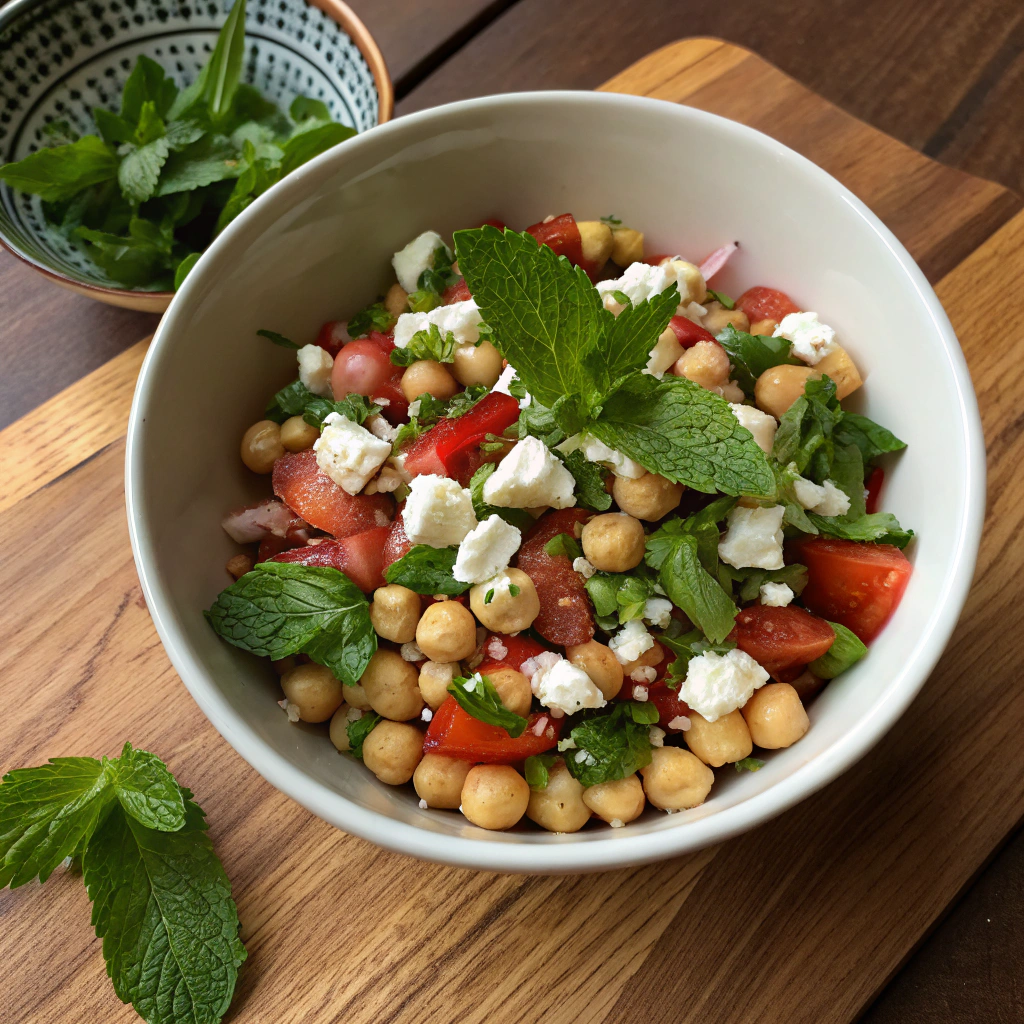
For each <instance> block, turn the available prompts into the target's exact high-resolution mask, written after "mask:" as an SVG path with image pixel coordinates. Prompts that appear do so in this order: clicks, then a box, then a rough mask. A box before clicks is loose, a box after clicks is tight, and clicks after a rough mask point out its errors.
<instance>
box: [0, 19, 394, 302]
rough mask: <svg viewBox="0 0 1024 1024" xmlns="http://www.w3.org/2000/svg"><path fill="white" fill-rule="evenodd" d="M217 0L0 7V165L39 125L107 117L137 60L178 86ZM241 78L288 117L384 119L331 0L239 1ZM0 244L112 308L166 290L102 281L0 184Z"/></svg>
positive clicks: (373, 60)
mask: <svg viewBox="0 0 1024 1024" xmlns="http://www.w3.org/2000/svg"><path fill="white" fill-rule="evenodd" d="M230 6H231V5H230V3H227V2H225V0H13V2H11V3H9V4H7V5H6V6H4V7H3V8H0V163H8V162H10V161H14V160H22V159H24V158H25V157H26V156H28V154H29V153H32V152H34V151H35V150H36V149H38V148H40V146H41V145H43V128H44V126H45V125H47V124H48V123H49V122H51V121H55V120H65V121H67V122H69V123H70V124H71V126H72V127H73V128H74V129H75V130H76V131H78V132H80V133H82V134H86V133H89V132H94V131H95V126H94V125H93V120H92V109H93V107H98V106H102V107H107V108H109V109H111V110H116V109H117V108H118V105H119V103H120V96H121V90H122V88H123V86H124V83H125V79H126V78H127V77H128V73H129V72H130V71H131V69H132V67H133V65H134V64H135V61H136V59H137V58H138V56H139V55H140V54H145V55H146V56H148V57H151V58H152V59H153V60H155V61H156V62H157V63H159V64H160V65H161V66H162V67H163V68H164V69H165V71H167V72H168V73H169V74H170V75H171V76H172V77H173V78H174V79H175V81H176V83H177V85H178V86H179V88H181V87H183V86H185V85H188V84H189V83H190V82H191V81H193V79H195V77H196V76H197V75H198V73H199V70H200V68H201V67H202V66H203V64H205V63H206V60H207V58H208V57H209V56H210V54H211V53H212V51H213V47H214V44H215V43H216V39H217V33H218V31H219V30H220V27H221V25H222V24H223V23H224V19H225V17H226V16H227V12H228V10H229V9H230ZM245 30H246V60H245V67H244V70H243V78H244V80H245V81H246V82H249V83H250V84H251V85H254V86H256V87H257V88H258V89H259V90H260V92H262V93H263V94H264V95H265V96H267V97H268V98H270V99H272V100H274V101H275V102H276V103H277V104H278V105H279V106H281V107H282V108H283V109H285V110H287V108H288V105H289V104H290V103H291V101H292V99H294V97H295V96H296V95H297V94H299V93H302V94H304V95H306V96H311V97H313V98H315V99H319V100H323V102H324V103H326V104H327V106H328V108H329V109H330V111H331V116H332V117H333V118H334V119H335V120H337V121H341V122H343V123H344V124H348V125H351V126H352V127H354V128H356V129H357V130H358V131H365V130H366V129H367V128H372V127H373V126H374V125H376V124H380V123H383V122H384V121H387V120H388V119H389V118H390V117H391V113H392V110H393V107H394V95H393V91H392V87H391V78H390V76H389V75H388V71H387V67H386V65H385V64H384V58H383V57H382V56H381V52H380V50H379V48H378V47H377V44H376V42H375V41H374V39H373V37H372V36H371V35H370V33H369V31H368V30H367V29H366V27H365V26H364V25H363V23H362V22H361V21H360V20H359V19H358V18H357V17H356V16H355V14H353V13H352V11H351V10H350V9H349V8H348V6H347V5H346V4H344V3H342V2H341V0H310V2H308V3H307V2H305V0H248V5H247V9H246V19H245ZM0 243H2V244H3V245H4V246H5V247H6V248H7V249H9V250H10V251H11V252H12V253H14V255H15V256H18V257H19V258H20V259H22V260H24V261H25V262H26V263H28V264H30V265H31V266H33V267H35V268H36V269H37V270H39V271H40V272H41V273H43V274H45V275H46V276H47V277H49V278H50V279H51V280H52V281H55V282H56V283H57V284H59V285H62V286H63V287H65V288H70V289H72V290H73V291H76V292H79V293H80V294H82V295H86V296H88V297H89V298H93V299H98V300H99V301H101V302H106V303H109V304H110V305H113V306H122V307H125V308H127V309H137V310H142V311H145V312H152V313H160V312H163V310H165V309H166V308H167V306H168V304H169V303H170V301H171V298H172V297H173V294H174V293H173V292H146V291H133V290H130V289H126V288H124V287H122V286H120V285H118V284H117V283H116V282H113V281H111V280H110V279H109V278H107V277H106V275H105V274H104V273H103V272H102V271H101V270H99V268H97V267H96V266H95V265H93V263H92V262H91V261H90V260H89V259H88V257H86V256H85V255H84V254H83V253H81V252H80V251H79V250H78V249H77V248H75V246H73V245H71V244H70V243H69V242H68V241H67V239H65V238H64V237H63V236H62V235H61V234H60V233H59V232H58V231H56V230H55V229H54V228H52V227H50V225H49V224H47V222H46V220H45V219H44V217H43V214H42V209H41V204H40V201H39V199H38V198H37V197H36V196H27V195H24V194H23V193H20V192H15V191H14V190H13V189H11V188H10V187H8V186H7V185H6V184H4V183H0Z"/></svg>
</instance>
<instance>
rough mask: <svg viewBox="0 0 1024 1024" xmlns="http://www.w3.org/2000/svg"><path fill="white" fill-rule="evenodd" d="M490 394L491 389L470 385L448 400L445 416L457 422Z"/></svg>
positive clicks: (481, 385) (485, 386)
mask: <svg viewBox="0 0 1024 1024" xmlns="http://www.w3.org/2000/svg"><path fill="white" fill-rule="evenodd" d="M490 393H491V389H490V388H489V387H487V385H486V384H470V385H469V387H467V388H466V389H465V390H464V391H457V392H456V393H455V394H454V395H452V397H451V398H450V399H449V400H448V405H447V408H446V410H445V415H446V416H447V417H448V418H449V419H452V420H457V419H458V418H459V417H460V416H465V415H466V413H467V412H469V410H470V409H472V408H473V406H474V405H476V403H477V402H479V401H480V399H481V398H484V397H485V396H486V395H489V394H490ZM421 397H422V396H421Z"/></svg>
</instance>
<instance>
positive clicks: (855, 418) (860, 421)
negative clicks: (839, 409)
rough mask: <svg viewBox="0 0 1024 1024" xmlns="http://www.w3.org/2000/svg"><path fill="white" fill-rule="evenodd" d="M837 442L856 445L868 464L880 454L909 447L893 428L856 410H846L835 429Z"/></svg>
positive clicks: (865, 463)
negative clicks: (876, 421) (887, 427)
mask: <svg viewBox="0 0 1024 1024" xmlns="http://www.w3.org/2000/svg"><path fill="white" fill-rule="evenodd" d="M834 435H835V440H836V443H837V444H841V445H850V444H853V445H856V446H857V448H858V449H860V454H861V458H862V459H863V460H864V465H865V466H867V465H869V464H870V463H872V462H873V461H874V460H875V459H877V458H878V457H879V456H880V455H885V454H887V453H888V452H898V451H901V450H902V449H903V448H906V447H907V443H906V442H905V441H901V440H900V439H899V438H898V437H897V436H896V435H895V434H894V433H893V432H892V431H891V430H887V429H886V428H885V427H883V426H881V425H879V424H878V423H875V421H874V420H871V419H868V417H867V416H862V415H861V414H860V413H856V412H844V413H843V418H842V420H841V421H840V422H839V425H838V426H837V427H836V429H835V431H834Z"/></svg>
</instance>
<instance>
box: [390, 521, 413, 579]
mask: <svg viewBox="0 0 1024 1024" xmlns="http://www.w3.org/2000/svg"><path fill="white" fill-rule="evenodd" d="M412 548H413V543H412V541H411V540H409V538H408V536H407V535H406V532H405V523H404V522H403V521H402V510H401V509H399V510H398V511H397V512H396V513H395V520H394V522H393V523H392V524H391V526H390V527H389V529H388V535H387V539H386V540H385V541H384V558H383V567H384V568H385V569H386V568H387V567H388V566H389V565H391V563H392V562H397V561H398V560H399V559H400V558H401V557H402V555H405V554H408V552H410V551H411V550H412Z"/></svg>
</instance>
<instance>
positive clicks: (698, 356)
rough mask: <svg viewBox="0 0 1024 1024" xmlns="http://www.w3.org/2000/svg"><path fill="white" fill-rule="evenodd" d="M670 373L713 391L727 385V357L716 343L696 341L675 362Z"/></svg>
mask: <svg viewBox="0 0 1024 1024" xmlns="http://www.w3.org/2000/svg"><path fill="white" fill-rule="evenodd" d="M672 372H673V373H674V374H675V375H676V376H677V377H686V378H687V379H688V380H692V381H693V382H694V384H699V385H700V386H701V387H702V388H704V389H705V390H707V391H713V390H714V389H715V388H719V387H722V386H723V385H725V384H728V383H729V356H728V353H726V351H725V349H724V348H722V346H721V345H719V344H718V342H717V341H698V342H697V344H696V345H694V346H693V347H692V348H688V349H687V350H686V351H685V352H684V353H683V354H682V355H681V356H680V357H679V358H678V359H677V360H676V365H675V366H674V367H673V368H672Z"/></svg>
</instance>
